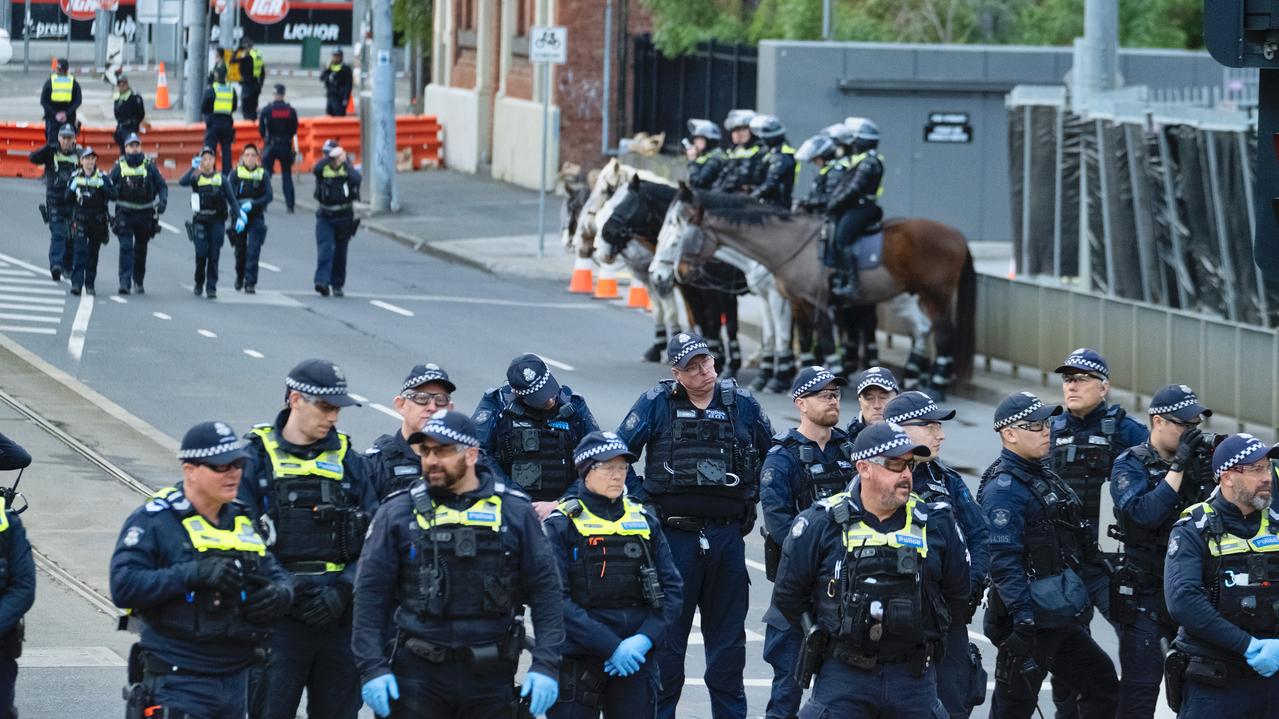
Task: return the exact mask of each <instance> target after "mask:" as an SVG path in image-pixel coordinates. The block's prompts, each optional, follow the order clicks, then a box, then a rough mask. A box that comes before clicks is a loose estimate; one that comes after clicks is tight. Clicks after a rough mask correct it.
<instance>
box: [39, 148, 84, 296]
mask: <svg viewBox="0 0 1279 719" xmlns="http://www.w3.org/2000/svg"><path fill="white" fill-rule="evenodd" d="M29 159H30V162H31V164H33V165H42V166H44V212H42V213H41V214H42V215H44V221H45V224H47V225H48V226H49V276H50V277H52V278H53V281H54V282H57V281H59V280H61V279H62V274H63V273H64V272H68V273H69V272H70V271H71V261H72V245H71V208H72V206H73V203H70V202H68V201H67V185H68V184H70V183H71V175H73V174H75V171H76V169H77V168H79V167H80V147H79V146H78V145H76V141H75V128H73V127H71V126H70V125H63V126H62V129H60V130H58V137H57V139H56V140H54V141H51V142H50V143H49V144H47V145H45V146H44V147H42V148H40V149H39V150H36V151H35V152H32V153H31V157H30V158H29Z"/></svg>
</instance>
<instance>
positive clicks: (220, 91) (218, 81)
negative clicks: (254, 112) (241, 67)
mask: <svg viewBox="0 0 1279 719" xmlns="http://www.w3.org/2000/svg"><path fill="white" fill-rule="evenodd" d="M237 107H239V98H238V97H237V96H236V93H235V87H234V86H232V85H231V84H230V83H228V82H227V81H226V66H225V65H222V64H219V65H217V66H216V67H214V68H213V79H212V82H210V83H209V86H208V87H207V88H205V89H204V99H203V101H202V102H201V103H200V112H201V113H203V114H204V144H205V145H207V146H209V147H221V148H222V168H223V169H224V170H225V169H228V168H230V167H231V163H232V162H233V160H232V159H231V145H233V144H234V143H235V109H236V108H237Z"/></svg>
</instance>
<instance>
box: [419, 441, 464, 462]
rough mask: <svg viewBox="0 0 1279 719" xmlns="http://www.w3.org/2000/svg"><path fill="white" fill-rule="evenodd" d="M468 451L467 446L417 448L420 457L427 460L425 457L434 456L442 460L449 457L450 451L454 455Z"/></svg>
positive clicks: (450, 445)
mask: <svg viewBox="0 0 1279 719" xmlns="http://www.w3.org/2000/svg"><path fill="white" fill-rule="evenodd" d="M466 449H467V446H466V445H464V444H441V445H439V446H437V447H427V446H426V445H418V446H417V447H416V448H415V450H416V451H417V453H418V456H419V457H423V458H425V457H430V456H432V455H434V456H437V457H440V458H441V459H443V458H445V457H447V456H449V450H452V451H453V452H454V453H461V452H464V451H466Z"/></svg>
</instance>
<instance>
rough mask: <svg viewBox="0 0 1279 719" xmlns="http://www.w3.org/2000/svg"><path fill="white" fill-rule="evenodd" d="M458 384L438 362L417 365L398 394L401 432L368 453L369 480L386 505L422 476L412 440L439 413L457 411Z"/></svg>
mask: <svg viewBox="0 0 1279 719" xmlns="http://www.w3.org/2000/svg"><path fill="white" fill-rule="evenodd" d="M456 391H457V385H455V384H453V383H452V382H451V381H449V373H448V372H445V371H444V369H443V368H442V367H440V366H439V365H437V364H435V363H434V362H427V363H426V364H420V365H414V366H413V369H411V370H409V374H408V376H407V377H405V378H404V382H403V383H401V384H400V393H399V394H397V395H395V400H394V401H393V404H394V405H395V411H397V412H399V413H400V417H402V418H403V420H402V421H401V422H400V429H399V431H397V432H394V433H392V434H384V435H382V436H380V437H378V438H377V439H375V440H373V446H372V447H369V448H368V449H367V450H365V452H364V462H365V464H366V465H367V466H368V471H369V481H371V482H372V483H373V489H374V491H375V492H377V498H378V501H380V502H384V501H386V499H387V498H388V497H389V496H390V495H391V494H392V493H394V492H398V491H400V490H401V489H408V486H409V485H410V484H412V483H413V480H415V479H418V478H419V477H421V476H422V458H421V457H419V456H418V454H417V452H415V451H414V450H413V447H411V446H410V445H409V437H410V436H411V435H412V434H413V433H414V432H417V431H418V430H420V429H421V428H422V425H424V424H426V420H428V419H430V418H431V415H433V414H435V413H436V412H438V411H440V410H442V409H444V410H450V411H451V410H452V409H453V393H454V392H456Z"/></svg>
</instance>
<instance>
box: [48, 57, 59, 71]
mask: <svg viewBox="0 0 1279 719" xmlns="http://www.w3.org/2000/svg"><path fill="white" fill-rule="evenodd" d="M49 69H50V70H53V71H54V72H57V70H58V58H56V57H52V58H49Z"/></svg>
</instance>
